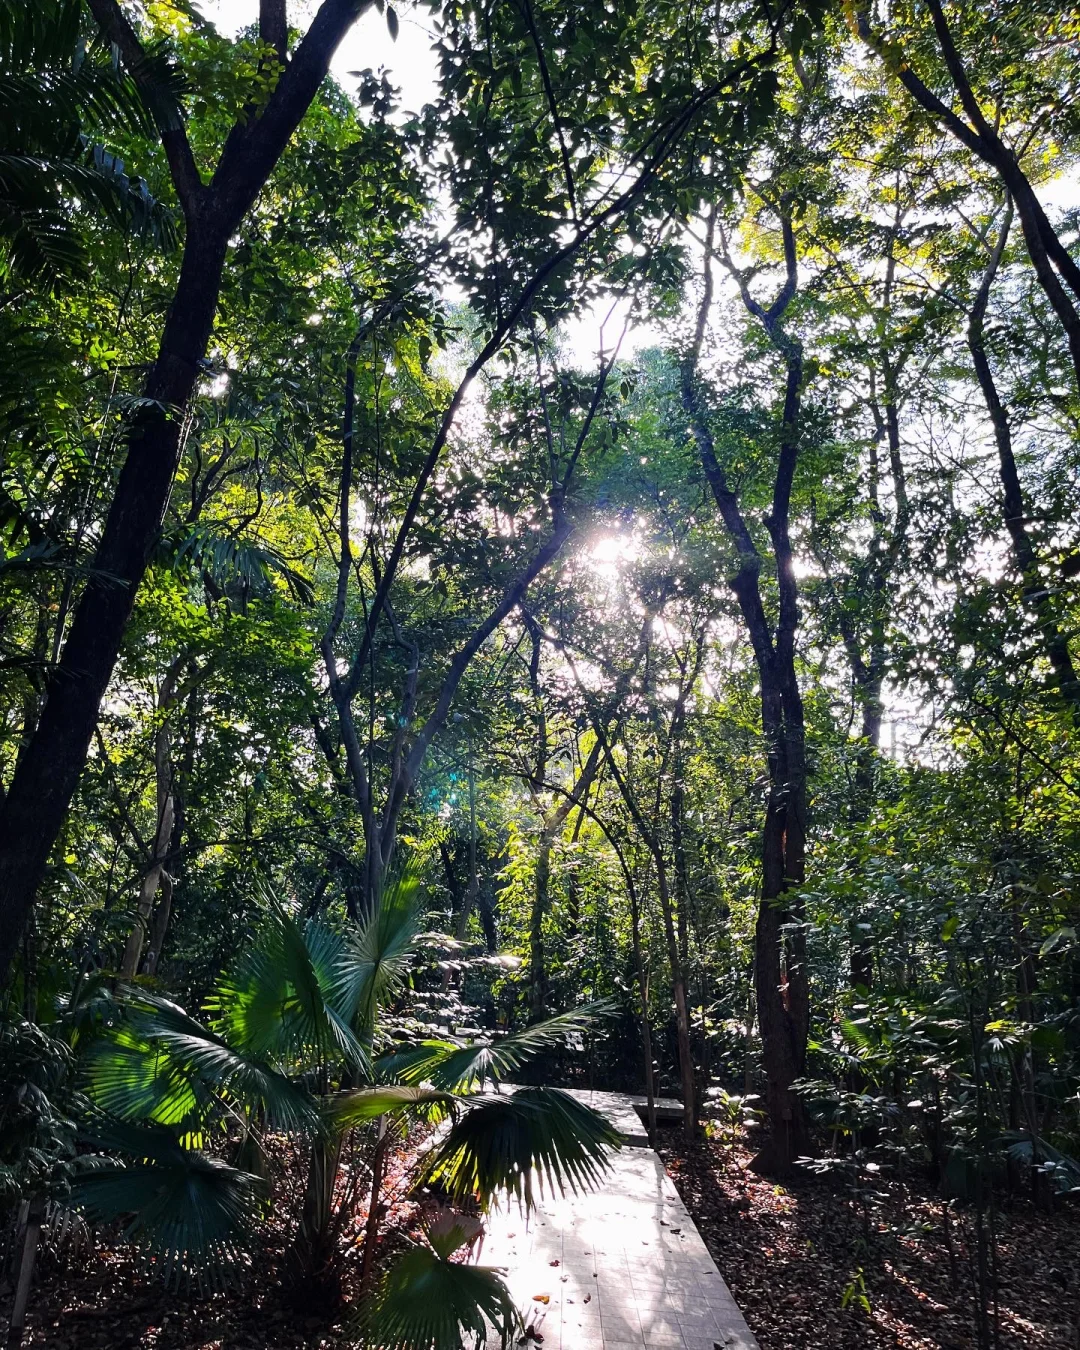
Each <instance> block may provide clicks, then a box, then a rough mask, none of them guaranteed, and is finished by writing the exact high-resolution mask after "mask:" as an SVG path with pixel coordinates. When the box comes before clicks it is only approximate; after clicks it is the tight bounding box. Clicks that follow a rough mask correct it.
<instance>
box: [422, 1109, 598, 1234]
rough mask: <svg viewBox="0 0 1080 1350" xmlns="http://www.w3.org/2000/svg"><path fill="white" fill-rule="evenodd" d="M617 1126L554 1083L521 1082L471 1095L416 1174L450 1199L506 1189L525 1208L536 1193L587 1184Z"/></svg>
mask: <svg viewBox="0 0 1080 1350" xmlns="http://www.w3.org/2000/svg"><path fill="white" fill-rule="evenodd" d="M621 1144H622V1140H621V1138H620V1136H619V1134H618V1132H617V1131H616V1130H615V1129H614V1128H613V1127H612V1126H611V1125H610V1124H609V1123H608V1122H607V1121H606V1120H605V1119H604V1117H603V1116H601V1115H599V1114H598V1113H597V1112H595V1111H593V1110H591V1109H590V1108H589V1107H587V1106H584V1105H583V1104H582V1103H581V1102H579V1101H577V1100H576V1099H575V1098H573V1097H571V1096H569V1095H568V1094H567V1093H565V1092H560V1091H559V1089H558V1088H539V1087H537V1088H521V1089H519V1090H518V1091H517V1092H515V1093H513V1094H512V1095H509V1096H505V1097H481V1098H475V1099H473V1104H472V1105H470V1106H469V1109H468V1110H467V1111H466V1113H465V1115H464V1116H463V1117H462V1119H461V1120H459V1121H458V1122H457V1123H456V1124H455V1125H454V1126H453V1128H452V1129H451V1130H450V1132H449V1133H448V1134H447V1136H446V1138H445V1139H444V1140H442V1142H441V1143H439V1144H438V1145H437V1146H436V1147H435V1148H434V1149H433V1150H432V1151H431V1153H430V1154H429V1155H428V1158H427V1161H426V1163H425V1165H424V1167H423V1171H422V1176H423V1179H424V1180H426V1181H429V1182H435V1183H438V1184H439V1185H440V1186H442V1187H444V1188H445V1189H446V1191H447V1192H448V1194H449V1195H450V1198H451V1199H453V1200H458V1201H463V1200H467V1199H468V1198H470V1197H471V1196H475V1195H478V1196H479V1197H480V1198H481V1201H482V1202H483V1203H484V1204H488V1203H490V1202H491V1201H492V1200H493V1199H494V1198H495V1196H496V1195H498V1194H499V1193H500V1192H502V1191H506V1192H507V1193H509V1194H510V1195H511V1196H512V1197H514V1198H515V1199H517V1200H518V1201H519V1202H520V1203H522V1204H524V1205H525V1206H526V1207H528V1208H532V1207H533V1205H534V1203H535V1196H534V1189H533V1188H534V1184H535V1182H536V1181H538V1182H539V1186H540V1192H541V1194H544V1192H545V1190H550V1191H552V1192H554V1191H558V1192H560V1193H562V1192H565V1191H567V1190H576V1189H587V1188H589V1187H592V1186H595V1185H596V1184H597V1183H598V1182H599V1180H600V1178H601V1176H602V1174H603V1172H604V1171H605V1170H606V1168H607V1166H608V1159H609V1157H610V1154H611V1152H612V1150H614V1149H617V1148H619V1147H621Z"/></svg>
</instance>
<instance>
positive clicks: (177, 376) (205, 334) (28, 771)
mask: <svg viewBox="0 0 1080 1350" xmlns="http://www.w3.org/2000/svg"><path fill="white" fill-rule="evenodd" d="M225 244H226V240H225V238H223V237H220V236H219V235H218V234H217V233H215V232H211V231H206V232H203V231H199V230H196V231H194V232H191V233H189V235H188V240H187V244H186V245H185V248H184V258H183V262H182V265H181V270H180V280H179V284H178V285H177V289H176V294H175V296H174V297H173V303H172V306H171V308H170V310H169V316H168V318H167V320H166V323H165V329H164V333H163V335H162V340H161V349H160V352H159V355H158V359H157V361H156V362H155V364H154V368H153V370H152V371H151V373H150V376H149V378H148V379H147V382H146V385H145V388H144V397H145V399H146V400H147V402H146V404H145V405H144V407H143V409H142V411H141V414H140V417H139V421H138V423H137V425H136V426H135V427H134V429H133V431H132V435H131V440H130V444H129V448H128V454H127V458H126V460H125V462H124V467H123V469H122V470H121V473H120V479H119V482H118V483H117V487H116V493H115V495H114V497H113V501H112V506H111V508H110V510H109V515H108V518H107V520H106V522H105V528H104V531H103V532H102V537H101V543H100V544H99V546H98V550H97V554H96V556H95V558H94V565H93V574H92V576H91V578H90V580H89V581H88V582H87V585H86V589H85V590H84V592H83V595H82V598H81V600H80V601H79V604H78V607H77V609H76V611H75V615H74V618H73V620H72V625H71V632H70V635H69V637H68V640H67V642H66V643H65V645H64V651H63V655H62V656H61V658H60V661H59V663H58V665H57V667H56V669H55V671H54V673H53V675H52V677H51V679H50V681H49V688H48V694H47V697H46V701H45V707H44V708H43V710H42V713H41V717H40V720H39V721H38V725H37V729H36V731H35V733H34V735H33V738H32V739H31V741H30V743H29V745H28V746H27V748H26V753H25V754H24V755H23V757H22V759H21V760H20V762H19V764H18V766H17V768H16V771H15V774H14V776H13V778H12V780H11V786H10V788H9V791H8V794H7V798H6V799H5V802H4V805H3V808H2V811H0V974H3V973H6V971H7V969H8V967H9V965H10V962H11V958H12V956H13V955H14V953H15V950H16V948H17V945H18V941H19V935H20V933H21V932H22V929H23V926H24V924H25V922H26V918H27V915H28V914H29V913H30V909H31V907H32V905H33V902H34V896H35V893H36V891H37V887H38V885H39V883H40V881H41V878H42V876H43V874H44V871H45V866H46V863H47V861H48V856H49V852H50V850H51V848H52V845H53V843H54V841H55V839H56V837H57V835H58V834H59V832H60V828H61V826H62V825H63V823H64V818H65V816H66V814H67V809H68V806H69V804H70V802H71V798H72V796H73V795H74V792H75V788H76V785H77V783H78V781H79V775H80V774H81V772H82V768H83V764H84V763H85V761H86V754H87V750H88V748H89V745H90V739H91V737H92V736H93V734H94V727H95V725H96V723H97V716H98V707H99V705H100V703H101V700H102V698H103V697H104V694H105V690H106V687H107V686H108V682H109V678H110V677H111V675H112V671H113V666H114V665H115V662H116V658H117V655H118V653H119V651H120V642H121V639H122V637H123V633H124V629H125V627H126V625H127V621H128V619H129V617H130V615H131V610H132V606H133V604H134V601H135V593H136V591H137V589H138V586H139V583H140V582H141V580H142V577H143V573H144V572H145V570H146V566H147V563H148V562H149V559H150V555H151V553H152V551H153V549H154V546H155V544H156V543H157V538H158V531H159V529H160V526H161V521H162V518H163V516H164V514H165V508H166V504H167V502H168V499H169V491H170V488H171V486H172V480H173V474H174V473H175V471H176V465H177V462H178V459H179V454H180V442H181V427H182V423H183V418H184V409H185V408H186V407H187V404H188V402H189V400H190V399H191V396H192V394H193V392H194V390H195V385H196V381H197V379H198V373H199V361H200V360H201V359H202V357H203V355H204V353H205V351H206V345H207V342H208V341H209V337H210V330H211V326H212V324H213V319H214V312H215V310H216V308H217V299H218V290H219V287H220V284H221V275H222V269H223V266H224V262H225Z"/></svg>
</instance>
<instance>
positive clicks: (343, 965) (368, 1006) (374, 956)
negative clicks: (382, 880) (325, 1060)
mask: <svg viewBox="0 0 1080 1350" xmlns="http://www.w3.org/2000/svg"><path fill="white" fill-rule="evenodd" d="M419 908H420V884H419V879H418V877H417V875H416V873H415V872H413V871H411V870H406V871H405V872H404V873H403V874H402V875H401V876H400V877H398V878H397V879H395V880H394V881H393V882H391V883H390V884H389V885H388V886H387V887H386V889H385V890H384V891H383V894H382V897H381V899H380V901H379V903H378V905H377V906H376V908H375V912H374V913H373V914H372V915H371V917H370V918H369V919H368V920H367V922H366V923H365V924H364V925H363V927H362V928H361V929H360V931H359V932H358V933H357V934H356V935H355V936H354V937H352V938H351V939H349V940H348V941H347V943H346V946H345V949H344V950H343V952H342V954H341V959H340V960H339V961H338V964H337V969H336V971H335V973H334V1002H335V1003H336V1004H337V1006H338V1007H339V1008H340V1009H341V1011H342V1014H343V1016H345V1017H347V1018H348V1019H349V1022H350V1023H351V1024H352V1025H353V1026H354V1027H357V1028H359V1029H360V1030H361V1034H362V1035H364V1036H365V1037H367V1038H370V1037H371V1035H372V1034H373V1033H374V1029H375V1025H376V1023H377V1021H378V1013H379V1008H380V1006H381V1005H382V1004H383V1003H385V1002H386V1000H387V999H388V998H389V997H391V995H392V994H393V993H394V992H395V991H396V990H397V989H399V988H400V987H401V985H402V984H403V983H404V981H405V978H406V976H407V974H408V971H409V966H410V963H411V960H412V956H413V952H414V948H415V943H416V937H417V933H418V932H419V918H420V916H419Z"/></svg>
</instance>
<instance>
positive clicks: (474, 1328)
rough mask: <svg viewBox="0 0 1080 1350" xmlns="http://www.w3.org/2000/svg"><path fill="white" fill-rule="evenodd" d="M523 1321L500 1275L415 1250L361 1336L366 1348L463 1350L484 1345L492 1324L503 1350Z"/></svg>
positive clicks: (382, 1292)
mask: <svg viewBox="0 0 1080 1350" xmlns="http://www.w3.org/2000/svg"><path fill="white" fill-rule="evenodd" d="M519 1321H520V1319H519V1318H518V1315H517V1311H516V1310H515V1308H514V1302H513V1299H512V1298H511V1297H510V1291H509V1290H508V1289H507V1287H506V1284H505V1283H504V1281H503V1279H502V1275H501V1273H500V1272H499V1271H498V1270H495V1269H493V1268H491V1267H489V1266H472V1265H465V1264H462V1263H459V1262H455V1261H447V1260H443V1259H442V1258H441V1257H440V1256H438V1255H437V1254H436V1253H435V1252H434V1251H430V1250H428V1249H427V1248H425V1247H416V1248H414V1249H413V1250H412V1251H409V1252H406V1253H405V1255H404V1256H402V1257H401V1258H400V1259H399V1260H398V1261H396V1262H395V1263H394V1265H393V1266H392V1267H391V1268H390V1270H389V1271H388V1272H387V1275H386V1278H385V1280H384V1281H383V1284H382V1286H381V1287H380V1289H379V1291H378V1294H377V1295H376V1297H375V1298H374V1299H373V1300H372V1302H371V1305H370V1307H369V1308H368V1309H367V1310H366V1311H365V1314H364V1318H363V1331H364V1340H365V1343H366V1344H367V1345H368V1346H370V1347H375V1346H378V1347H381V1350H461V1347H462V1346H463V1345H468V1344H470V1342H472V1343H475V1344H483V1343H484V1342H486V1340H487V1338H488V1334H489V1333H488V1324H489V1323H490V1324H491V1326H493V1327H494V1328H495V1329H496V1333H497V1334H498V1336H499V1340H500V1344H502V1345H504V1346H505V1345H507V1344H508V1343H509V1341H510V1339H511V1337H512V1336H513V1333H514V1330H515V1328H516V1327H517V1326H518V1325H519Z"/></svg>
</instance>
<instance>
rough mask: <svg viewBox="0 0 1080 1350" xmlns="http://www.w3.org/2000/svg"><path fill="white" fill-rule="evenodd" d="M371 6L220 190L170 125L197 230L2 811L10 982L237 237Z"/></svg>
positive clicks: (2, 899)
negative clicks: (88, 567) (89, 563)
mask: <svg viewBox="0 0 1080 1350" xmlns="http://www.w3.org/2000/svg"><path fill="white" fill-rule="evenodd" d="M370 3H371V0H323V3H322V4H321V5H320V7H319V9H318V11H317V12H316V15H315V18H314V19H313V20H312V23H311V26H310V28H309V29H308V32H307V34H306V36H305V37H304V39H303V41H302V42H301V43H300V45H299V47H298V48H297V50H296V52H295V53H294V55H293V57H292V59H291V60H290V62H289V63H288V65H287V67H286V69H285V70H284V71H283V73H282V76H281V78H280V79H279V80H278V82H277V84H276V86H275V88H274V90H273V92H272V94H271V95H270V98H269V100H268V101H267V103H266V106H265V108H264V109H263V110H262V112H261V113H259V115H258V116H253V115H252V114H251V112H250V110H245V113H244V115H243V116H242V118H241V120H240V121H238V122H237V123H236V125H235V126H234V127H233V129H232V131H231V132H230V133H229V135H228V138H227V139H226V141H225V144H224V146H223V148H222V152H221V156H220V158H219V160H218V165H217V169H216V171H215V173H214V177H213V179H212V180H211V182H210V184H209V185H207V184H204V183H203V181H202V178H201V176H200V174H199V170H198V166H197V165H196V162H195V158H194V155H193V153H192V151H191V147H190V145H189V143H188V139H187V134H186V132H185V130H184V125H183V116H182V112H181V110H180V109H179V108H176V109H175V110H174V112H173V114H172V115H171V116H163V117H161V118H160V122H159V135H160V139H161V144H162V148H163V150H164V152H165V155H166V158H167V160H168V163H169V170H170V173H171V175H172V179H173V183H174V186H175V188H176V191H177V195H178V197H179V199H180V204H181V207H182V208H183V212H184V216H185V219H186V221H187V236H186V240H185V244H184V253H183V258H182V261H181V266H180V277H179V281H178V283H177V288H176V291H175V293H174V295H173V299H172V303H171V304H170V306H169V312H168V315H167V317H166V320H165V326H164V329H163V331H162V337H161V343H160V346H159V349H158V356H157V359H156V361H155V362H154V365H153V367H152V369H151V371H150V374H149V376H148V377H147V380H146V383H145V385H144V387H143V398H144V401H143V404H142V407H141V409H140V411H139V414H138V418H137V421H136V423H135V425H134V426H133V428H132V432H131V435H130V437H129V440H128V450H127V456H126V458H125V460H124V466H123V469H122V470H121V472H120V477H119V481H118V482H117V486H116V491H115V493H114V496H113V500H112V503H111V505H110V508H109V513H108V516H107V518H106V521H105V527H104V529H103V531H102V534H101V540H100V543H99V545H98V548H97V552H96V554H95V557H94V562H93V569H92V573H91V577H90V580H89V581H88V582H87V584H86V588H85V589H84V591H83V594H82V597H81V598H80V600H79V604H78V607H77V608H76V610H75V614H74V617H73V619H72V625H71V631H70V633H69V635H68V639H67V641H66V643H65V644H64V650H63V654H62V655H61V657H60V660H59V662H58V664H57V666H56V667H55V670H54V672H53V674H52V677H51V679H50V682H49V688H48V692H47V697H46V701H45V707H44V709H43V710H42V714H41V719H40V721H39V722H38V726H37V728H36V730H35V732H34V735H33V738H32V739H31V741H30V743H29V745H28V746H27V747H26V753H25V754H24V755H23V756H22V758H21V760H20V763H19V764H18V766H17V767H16V771H15V774H14V776H13V778H12V781H11V785H10V788H9V790H8V793H7V796H6V798H5V800H4V804H3V807H2V808H0V981H4V980H6V978H7V974H8V970H9V967H10V964H11V960H12V957H13V956H14V954H15V952H16V951H17V949H18V944H19V938H20V935H21V933H22V931H23V928H24V926H25V924H26V920H27V916H28V915H29V913H30V911H31V909H32V907H33V904H34V898H35V895H36V893H37V889H38V886H39V885H40V883H41V880H42V877H43V876H44V874H45V868H46V866H47V864H48V859H49V853H50V851H51V849H52V847H53V844H54V843H55V842H56V839H57V836H58V835H59V833H60V829H61V827H62V825H63V822H64V817H65V816H66V814H67V810H68V807H69V806H70V804H71V799H72V797H73V795H74V793H75V789H76V787H77V785H78V781H79V776H80V774H81V773H82V769H83V765H84V764H85V762H86V754H87V750H88V748H89V745H90V738H91V736H92V735H93V733H94V727H95V725H96V722H97V716H98V708H99V705H100V703H101V700H102V698H103V697H104V695H105V690H106V688H107V687H108V683H109V679H110V677H111V675H112V672H113V667H114V666H115V664H116V658H117V656H118V655H119V652H120V643H121V640H122V638H123V634H124V629H125V627H126V626H127V622H128V619H129V617H130V615H131V610H132V606H133V605H134V602H135V593H136V591H137V590H138V587H139V584H140V582H141V581H142V578H143V574H144V573H145V571H146V568H147V564H148V562H149V560H150V556H151V554H152V552H153V549H154V546H155V544H156V542H157V538H158V532H159V530H160V527H161V523H162V520H163V518H164V515H165V509H166V507H167V505H168V500H169V493H170V490H171V487H172V481H173V476H174V474H175V472H176V467H177V464H178V461H179V456H180V452H181V449H182V434H181V433H182V428H183V425H184V422H185V417H186V409H187V407H188V404H189V402H190V400H191V397H192V395H193V394H194V392H195V388H196V383H197V381H198V377H199V368H200V366H199V363H200V362H201V361H202V359H203V358H204V356H205V354H206V347H207V343H208V342H209V338H210V332H211V329H212V327H213V322H214V315H215V313H216V311H217V304H218V295H219V293H220V289H221V279H222V273H223V269H224V265H225V256H226V249H227V246H228V240H229V237H230V236H231V235H232V233H233V232H234V231H235V229H236V228H237V226H238V225H239V224H240V222H241V220H242V219H243V217H244V216H245V215H246V214H247V212H248V210H249V209H250V207H251V205H252V204H253V202H254V201H255V198H256V197H257V196H258V194H259V193H260V192H261V190H262V188H263V185H264V184H265V183H266V180H267V179H268V178H269V176H270V174H271V173H272V172H273V169H274V167H275V165H276V164H277V161H278V159H279V157H280V156H281V153H282V151H283V150H284V149H285V146H286V145H287V144H288V142H289V139H290V137H291V136H292V134H293V132H294V131H295V130H296V128H297V126H298V125H299V124H300V120H301V118H302V117H303V116H304V113H305V112H306V111H307V109H308V107H309V106H310V104H311V100H312V99H313V98H314V97H315V94H316V92H317V91H318V88H319V86H320V85H321V84H322V82H323V80H324V78H325V77H326V73H327V71H328V69H329V67H330V59H331V57H332V56H333V54H334V52H335V50H336V49H337V46H338V43H339V42H340V41H341V39H342V37H344V35H345V33H346V32H347V31H348V29H349V28H350V27H351V26H352V25H353V23H354V22H355V21H356V19H357V18H358V17H359V15H360V14H361V13H362V12H363V10H364V9H366V8H368V7H369V5H370ZM90 7H91V10H92V11H93V14H94V17H95V18H96V19H97V21H98V23H99V25H100V26H101V28H102V31H103V32H104V34H105V36H106V37H107V38H108V39H109V41H110V42H112V43H113V44H114V45H115V46H116V47H117V49H118V51H119V52H120V56H121V59H122V60H123V62H124V64H125V65H126V66H127V68H128V70H129V72H130V74H131V76H132V79H133V80H134V81H135V83H136V84H137V85H139V86H140V87H142V88H145V89H146V90H147V91H148V93H149V95H150V96H151V98H152V99H153V100H154V102H155V103H156V104H158V105H160V103H161V91H160V89H159V88H158V87H157V83H156V80H155V77H154V73H153V70H152V68H151V65H150V63H149V62H148V60H147V55H146V52H145V51H144V49H143V47H142V45H141V43H140V42H139V38H138V35H137V34H136V32H135V30H134V29H133V28H132V26H131V24H130V22H129V21H128V19H127V17H126V15H125V14H124V11H123V10H122V9H121V8H120V6H119V5H118V4H117V3H116V0H90Z"/></svg>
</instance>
